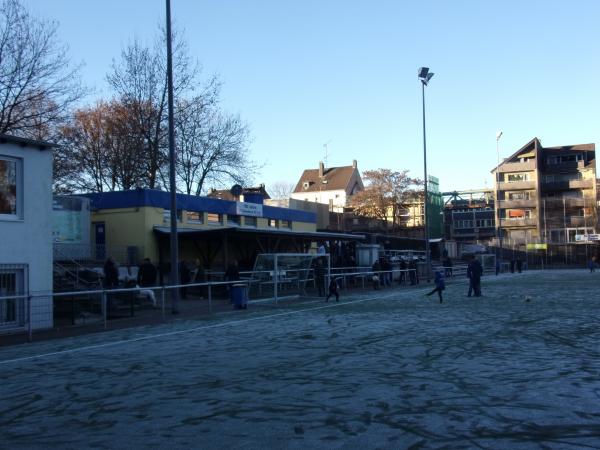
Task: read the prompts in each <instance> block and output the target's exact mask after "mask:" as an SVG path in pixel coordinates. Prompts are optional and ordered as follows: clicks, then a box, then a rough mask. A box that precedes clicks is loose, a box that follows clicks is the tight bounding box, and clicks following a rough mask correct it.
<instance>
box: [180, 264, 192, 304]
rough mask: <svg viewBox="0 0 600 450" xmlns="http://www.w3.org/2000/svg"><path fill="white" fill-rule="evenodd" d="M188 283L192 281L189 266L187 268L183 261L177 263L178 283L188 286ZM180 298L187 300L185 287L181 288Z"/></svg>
mask: <svg viewBox="0 0 600 450" xmlns="http://www.w3.org/2000/svg"><path fill="white" fill-rule="evenodd" d="M190 281H192V271H191V270H190V266H188V263H187V262H185V260H181V261H180V262H179V282H180V283H181V284H188V283H189V282H190ZM181 298H187V287H182V288H181Z"/></svg>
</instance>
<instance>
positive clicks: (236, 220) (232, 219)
mask: <svg viewBox="0 0 600 450" xmlns="http://www.w3.org/2000/svg"><path fill="white" fill-rule="evenodd" d="M241 224H242V218H241V216H236V215H235V214H227V225H232V226H236V227H239V226H240V225H241Z"/></svg>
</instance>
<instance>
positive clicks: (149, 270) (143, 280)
mask: <svg viewBox="0 0 600 450" xmlns="http://www.w3.org/2000/svg"><path fill="white" fill-rule="evenodd" d="M156 275H157V272H156V267H154V264H152V262H150V258H145V259H144V261H142V264H140V268H139V270H138V277H137V282H138V284H139V285H140V286H141V287H152V286H154V284H155V283H156Z"/></svg>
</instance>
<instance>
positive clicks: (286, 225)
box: [279, 220, 292, 228]
mask: <svg viewBox="0 0 600 450" xmlns="http://www.w3.org/2000/svg"><path fill="white" fill-rule="evenodd" d="M279 228H292V222H291V221H289V220H282V221H281V222H280V223H279Z"/></svg>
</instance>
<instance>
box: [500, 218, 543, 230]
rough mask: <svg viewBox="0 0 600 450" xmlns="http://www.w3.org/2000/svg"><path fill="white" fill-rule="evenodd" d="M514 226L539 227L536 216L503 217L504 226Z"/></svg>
mask: <svg viewBox="0 0 600 450" xmlns="http://www.w3.org/2000/svg"><path fill="white" fill-rule="evenodd" d="M512 227H537V219H535V218H518V219H517V218H513V219H506V218H502V228H512Z"/></svg>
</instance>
